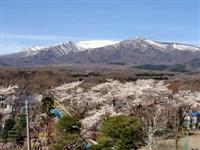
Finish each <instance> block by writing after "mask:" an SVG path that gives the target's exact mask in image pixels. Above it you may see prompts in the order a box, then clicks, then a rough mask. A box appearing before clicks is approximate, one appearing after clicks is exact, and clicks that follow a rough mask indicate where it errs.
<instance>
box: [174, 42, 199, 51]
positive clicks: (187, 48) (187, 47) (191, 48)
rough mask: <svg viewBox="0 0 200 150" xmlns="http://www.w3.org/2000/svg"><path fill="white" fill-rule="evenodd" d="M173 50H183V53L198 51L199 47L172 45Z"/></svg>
mask: <svg viewBox="0 0 200 150" xmlns="http://www.w3.org/2000/svg"><path fill="white" fill-rule="evenodd" d="M173 48H175V49H177V50H185V51H200V48H199V47H196V46H192V45H186V44H176V43H174V44H173Z"/></svg>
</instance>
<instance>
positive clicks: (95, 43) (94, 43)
mask: <svg viewBox="0 0 200 150" xmlns="http://www.w3.org/2000/svg"><path fill="white" fill-rule="evenodd" d="M119 42H120V41H111V40H91V41H80V42H78V43H77V46H79V47H82V48H84V49H91V48H99V47H104V46H108V45H113V44H116V43H119Z"/></svg>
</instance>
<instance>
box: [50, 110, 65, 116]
mask: <svg viewBox="0 0 200 150" xmlns="http://www.w3.org/2000/svg"><path fill="white" fill-rule="evenodd" d="M51 113H53V114H54V115H55V116H56V117H58V118H61V117H62V116H63V114H62V113H61V111H59V110H58V109H57V108H54V109H52V110H51Z"/></svg>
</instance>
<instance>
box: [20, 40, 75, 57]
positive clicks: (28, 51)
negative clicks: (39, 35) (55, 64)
mask: <svg viewBox="0 0 200 150" xmlns="http://www.w3.org/2000/svg"><path fill="white" fill-rule="evenodd" d="M78 51H79V48H78V47H77V46H76V44H75V43H73V42H71V41H69V42H66V43H58V44H55V45H53V46H49V47H41V46H35V47H31V48H25V49H23V51H22V52H23V53H24V55H22V56H23V57H27V56H34V55H36V54H39V53H51V54H55V55H66V54H68V53H70V52H78Z"/></svg>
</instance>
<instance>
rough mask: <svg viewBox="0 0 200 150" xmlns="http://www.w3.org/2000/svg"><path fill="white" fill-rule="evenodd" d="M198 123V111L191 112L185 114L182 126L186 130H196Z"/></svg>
mask: <svg viewBox="0 0 200 150" xmlns="http://www.w3.org/2000/svg"><path fill="white" fill-rule="evenodd" d="M199 123H200V111H192V112H189V113H187V114H186V116H185V118H184V123H183V126H184V127H185V128H186V129H198V128H199Z"/></svg>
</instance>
